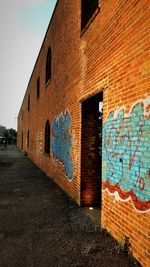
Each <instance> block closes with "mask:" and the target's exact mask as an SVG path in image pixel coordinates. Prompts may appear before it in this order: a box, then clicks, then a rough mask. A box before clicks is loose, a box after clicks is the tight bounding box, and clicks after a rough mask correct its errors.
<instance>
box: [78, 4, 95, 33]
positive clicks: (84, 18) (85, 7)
mask: <svg viewBox="0 0 150 267" xmlns="http://www.w3.org/2000/svg"><path fill="white" fill-rule="evenodd" d="M98 7H99V0H81V30H83V29H84V28H85V26H86V25H87V23H88V21H89V20H90V18H91V17H92V16H93V15H94V13H95V11H96V10H97V8H98Z"/></svg>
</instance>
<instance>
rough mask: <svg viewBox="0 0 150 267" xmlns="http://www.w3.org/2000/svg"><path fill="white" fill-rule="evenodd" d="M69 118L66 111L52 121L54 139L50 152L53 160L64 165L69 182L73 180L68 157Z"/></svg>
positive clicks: (69, 148)
mask: <svg viewBox="0 0 150 267" xmlns="http://www.w3.org/2000/svg"><path fill="white" fill-rule="evenodd" d="M70 125H71V116H70V113H69V112H68V111H66V112H65V114H64V115H63V114H62V113H61V114H60V116H58V117H55V119H54V120H53V130H54V137H53V140H52V151H53V155H54V158H55V159H58V160H59V161H61V162H62V163H63V164H64V165H65V172H66V175H67V177H68V179H69V180H72V178H73V171H74V167H73V162H72V158H71V155H70V151H71V148H72V136H71V134H70V133H69V128H70Z"/></svg>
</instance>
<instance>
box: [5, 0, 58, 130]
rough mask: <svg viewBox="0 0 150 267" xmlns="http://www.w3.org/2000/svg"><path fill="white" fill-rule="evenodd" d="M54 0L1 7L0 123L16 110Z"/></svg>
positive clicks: (12, 121) (11, 1)
mask: <svg viewBox="0 0 150 267" xmlns="http://www.w3.org/2000/svg"><path fill="white" fill-rule="evenodd" d="M56 2H57V0H3V1H1V6H0V125H3V126H5V127H7V128H16V127H17V116H18V112H19V109H20V106H21V103H22V100H23V97H24V94H25V91H26V88H27V85H28V82H29V79H30V76H31V73H32V70H33V67H34V64H35V61H36V58H37V56H38V53H39V50H40V47H41V44H42V41H43V38H44V36H45V33H46V29H47V27H48V24H49V21H50V18H51V15H52V12H53V10H54V7H55V4H56Z"/></svg>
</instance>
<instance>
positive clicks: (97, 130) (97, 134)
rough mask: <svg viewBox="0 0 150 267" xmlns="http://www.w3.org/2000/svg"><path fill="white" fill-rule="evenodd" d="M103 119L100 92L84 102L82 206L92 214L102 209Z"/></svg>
mask: <svg viewBox="0 0 150 267" xmlns="http://www.w3.org/2000/svg"><path fill="white" fill-rule="evenodd" d="M102 117H103V92H100V93H98V94H96V95H94V96H92V97H90V98H88V99H87V100H84V101H83V102H82V139H81V206H82V207H87V208H88V210H89V212H90V209H91V213H92V214H93V211H92V210H93V209H94V207H95V210H96V214H97V210H99V209H100V208H101V184H102V174H101V165H102ZM96 216H97V215H96Z"/></svg>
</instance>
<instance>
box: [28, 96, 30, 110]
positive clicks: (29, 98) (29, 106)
mask: <svg viewBox="0 0 150 267" xmlns="http://www.w3.org/2000/svg"><path fill="white" fill-rule="evenodd" d="M28 111H30V95H28Z"/></svg>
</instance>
